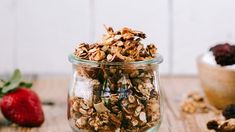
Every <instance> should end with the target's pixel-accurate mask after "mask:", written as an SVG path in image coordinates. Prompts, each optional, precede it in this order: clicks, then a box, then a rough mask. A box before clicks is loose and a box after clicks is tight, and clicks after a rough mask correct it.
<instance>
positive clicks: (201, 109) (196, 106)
mask: <svg viewBox="0 0 235 132" xmlns="http://www.w3.org/2000/svg"><path fill="white" fill-rule="evenodd" d="M181 110H182V111H183V112H185V113H189V114H193V113H208V112H210V111H212V112H214V114H216V115H218V114H220V111H219V110H217V109H216V108H214V107H212V106H211V105H209V104H208V103H207V102H206V101H205V98H204V97H203V96H202V95H200V94H199V92H198V91H192V92H190V93H188V95H187V98H186V99H184V100H183V101H182V104H181Z"/></svg>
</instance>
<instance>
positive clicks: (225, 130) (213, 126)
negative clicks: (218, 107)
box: [207, 104, 235, 132]
mask: <svg viewBox="0 0 235 132" xmlns="http://www.w3.org/2000/svg"><path fill="white" fill-rule="evenodd" d="M222 113H223V116H224V118H225V120H218V119H217V120H211V121H209V122H208V123H207V128H208V129H209V130H214V131H215V132H235V104H231V105H228V106H227V107H226V108H225V109H224V110H223V112H222Z"/></svg>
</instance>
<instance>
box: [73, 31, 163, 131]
mask: <svg viewBox="0 0 235 132" xmlns="http://www.w3.org/2000/svg"><path fill="white" fill-rule="evenodd" d="M106 30H107V34H105V35H103V39H102V41H101V42H97V43H94V44H86V43H82V44H80V45H79V46H78V47H77V48H76V49H75V52H74V55H76V56H77V57H78V58H80V59H85V60H90V61H96V62H107V63H108V62H135V61H143V60H149V59H153V58H154V57H155V55H156V53H157V48H156V47H155V45H154V44H150V45H147V47H146V48H145V47H144V45H143V44H142V43H141V40H142V39H145V38H146V35H145V34H144V33H143V32H141V31H136V30H132V29H129V28H123V29H121V30H118V31H114V30H113V29H112V28H111V27H106ZM74 68H75V70H76V76H79V77H80V78H82V79H83V80H89V85H90V86H89V87H90V88H91V89H92V95H89V96H91V97H90V98H84V97H79V96H78V95H76V94H71V95H70V98H69V118H70V120H71V121H72V123H73V124H74V126H75V127H76V128H77V130H80V131H120V132H124V131H127V132H128V131H140V132H143V131H146V130H148V129H149V128H151V127H153V126H155V125H157V124H159V122H160V120H161V112H160V96H159V91H158V89H157V86H158V85H157V84H156V81H157V78H156V64H148V65H138V66H136V65H132V64H126V65H105V63H100V64H99V63H98V66H90V65H86V64H79V65H74ZM79 87H82V86H79Z"/></svg>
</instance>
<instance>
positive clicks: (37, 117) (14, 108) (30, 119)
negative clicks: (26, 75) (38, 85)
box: [0, 71, 44, 127]
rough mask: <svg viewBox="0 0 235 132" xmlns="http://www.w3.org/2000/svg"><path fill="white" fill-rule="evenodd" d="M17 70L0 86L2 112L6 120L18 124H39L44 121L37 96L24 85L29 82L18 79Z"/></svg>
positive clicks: (32, 125)
mask: <svg viewBox="0 0 235 132" xmlns="http://www.w3.org/2000/svg"><path fill="white" fill-rule="evenodd" d="M17 72H18V73H16V72H15V74H14V76H13V77H12V80H11V81H10V82H6V83H4V84H3V86H2V87H1V86H0V87H1V88H0V94H1V96H2V100H1V102H0V107H1V110H2V113H3V115H4V116H5V117H6V118H7V119H8V120H10V121H12V122H14V123H16V124H18V125H21V126H26V127H36V126H40V125H41V124H42V123H43V122H44V114H43V110H42V107H41V102H40V100H39V97H38V96H37V94H36V93H35V92H34V91H32V90H30V89H28V88H27V87H25V86H31V85H30V84H26V83H22V82H20V81H19V80H21V79H19V78H21V75H20V72H19V71H17ZM16 74H19V76H18V77H16V76H17V75H16ZM17 78H18V79H17ZM17 80H18V81H17ZM15 83H17V85H16V84H15ZM13 84H14V85H13Z"/></svg>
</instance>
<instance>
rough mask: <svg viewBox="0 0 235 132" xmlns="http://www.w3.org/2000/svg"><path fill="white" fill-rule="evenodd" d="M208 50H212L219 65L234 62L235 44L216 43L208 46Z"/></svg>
mask: <svg viewBox="0 0 235 132" xmlns="http://www.w3.org/2000/svg"><path fill="white" fill-rule="evenodd" d="M210 51H212V52H213V55H214V56H215V61H216V63H217V64H219V65H221V66H227V65H233V64H235V45H230V44H229V43H225V44H218V45H216V46H214V47H212V48H210Z"/></svg>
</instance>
